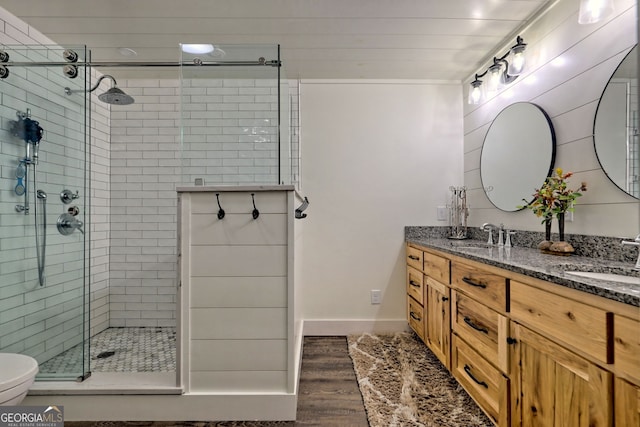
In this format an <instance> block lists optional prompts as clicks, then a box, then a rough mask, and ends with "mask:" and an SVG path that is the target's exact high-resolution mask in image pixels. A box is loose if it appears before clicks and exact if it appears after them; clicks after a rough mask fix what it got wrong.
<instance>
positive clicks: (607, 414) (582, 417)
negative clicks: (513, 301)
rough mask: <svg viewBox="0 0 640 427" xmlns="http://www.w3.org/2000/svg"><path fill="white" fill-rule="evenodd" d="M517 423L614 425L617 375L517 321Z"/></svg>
mask: <svg viewBox="0 0 640 427" xmlns="http://www.w3.org/2000/svg"><path fill="white" fill-rule="evenodd" d="M511 335H512V338H515V342H514V343H513V344H512V355H511V357H512V360H514V361H515V360H517V361H518V363H517V364H515V363H514V368H515V369H514V370H513V372H512V382H511V383H512V394H511V397H512V405H511V408H512V414H511V417H512V420H511V425H513V426H557V427H564V426H570V425H575V426H583V425H584V426H590V427H591V426H592V427H597V426H602V427H610V426H613V375H612V374H611V373H610V372H608V371H606V370H604V369H602V368H600V367H599V366H597V365H596V364H594V363H592V362H590V361H588V360H586V359H584V358H582V357H580V356H577V355H576V354H574V353H573V352H571V351H569V350H567V349H565V348H564V347H562V346H560V345H558V344H556V343H555V342H553V341H551V340H549V339H547V338H545V337H543V336H542V335H540V334H538V333H536V332H533V331H531V330H529V329H527V328H526V327H524V326H522V325H519V324H517V323H515V322H514V323H512V324H511Z"/></svg>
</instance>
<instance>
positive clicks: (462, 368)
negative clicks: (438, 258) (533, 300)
mask: <svg viewBox="0 0 640 427" xmlns="http://www.w3.org/2000/svg"><path fill="white" fill-rule="evenodd" d="M451 284H452V287H453V290H452V302H451V328H452V348H451V353H452V362H451V365H452V366H451V367H452V369H451V370H452V373H453V376H454V377H455V378H456V379H457V380H458V381H459V382H460V384H462V386H463V387H464V388H465V390H467V392H468V393H469V394H470V395H471V397H473V398H474V400H475V401H476V402H478V404H479V405H480V407H481V408H482V409H483V410H484V411H485V413H486V414H487V415H488V416H489V417H490V418H491V419H492V421H493V422H494V423H495V424H496V425H498V426H505V427H506V426H509V425H510V423H511V420H510V398H509V396H510V379H509V376H508V374H509V357H508V348H507V335H508V333H509V329H508V325H509V320H508V318H507V317H506V316H505V310H506V307H507V296H508V283H507V280H506V278H504V277H502V276H500V275H498V274H496V273H495V272H494V271H491V270H490V269H488V268H484V266H482V265H481V264H477V263H466V262H461V261H458V260H456V261H453V262H452V263H451Z"/></svg>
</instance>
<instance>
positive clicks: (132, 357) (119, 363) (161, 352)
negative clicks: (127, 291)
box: [40, 328, 176, 373]
mask: <svg viewBox="0 0 640 427" xmlns="http://www.w3.org/2000/svg"><path fill="white" fill-rule="evenodd" d="M90 349H91V362H90V363H91V364H90V366H91V371H92V372H175V370H176V330H175V328H109V329H106V330H104V331H102V332H100V333H99V334H96V335H95V336H93V337H92V338H91V341H90ZM105 352H114V353H113V355H111V356H108V357H104V356H105ZM106 354H108V353H106ZM98 355H101V356H102V357H98ZM81 356H82V345H77V346H75V347H73V348H71V349H69V350H67V351H65V352H64V353H61V354H59V355H58V356H56V357H54V358H52V359H49V360H47V361H46V362H44V363H42V364H41V365H40V372H42V373H54V372H55V373H79V372H80V371H81V370H82V357H81Z"/></svg>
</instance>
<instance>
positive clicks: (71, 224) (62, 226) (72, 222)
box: [56, 213, 84, 236]
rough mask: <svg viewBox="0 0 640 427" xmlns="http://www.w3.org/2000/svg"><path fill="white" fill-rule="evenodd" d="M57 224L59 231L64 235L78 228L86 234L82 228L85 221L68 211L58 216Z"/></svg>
mask: <svg viewBox="0 0 640 427" xmlns="http://www.w3.org/2000/svg"><path fill="white" fill-rule="evenodd" d="M56 225H57V226H58V231H59V232H60V234H62V235H63V236H68V235H70V234H72V233H73V232H74V231H75V230H78V231H79V232H80V233H82V234H84V231H83V230H82V227H83V226H84V223H83V222H82V221H80V220H78V219H76V218H75V217H74V216H73V215H70V214H68V213H63V214H62V215H60V216H59V217H58V221H57V222H56Z"/></svg>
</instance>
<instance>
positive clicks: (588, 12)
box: [578, 0, 613, 24]
mask: <svg viewBox="0 0 640 427" xmlns="http://www.w3.org/2000/svg"><path fill="white" fill-rule="evenodd" d="M612 13H613V0H580V11H579V12H578V23H579V24H595V23H596V22H600V21H602V20H603V19H605V18H606V17H607V16H609V15H611V14H612Z"/></svg>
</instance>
